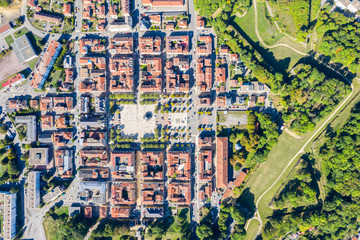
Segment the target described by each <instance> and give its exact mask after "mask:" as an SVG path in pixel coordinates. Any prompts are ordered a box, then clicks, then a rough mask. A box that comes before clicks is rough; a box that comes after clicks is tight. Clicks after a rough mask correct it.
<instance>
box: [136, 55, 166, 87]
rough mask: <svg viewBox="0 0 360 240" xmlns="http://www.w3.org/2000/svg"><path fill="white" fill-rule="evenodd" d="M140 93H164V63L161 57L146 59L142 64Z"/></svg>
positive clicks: (142, 60) (143, 59)
mask: <svg viewBox="0 0 360 240" xmlns="http://www.w3.org/2000/svg"><path fill="white" fill-rule="evenodd" d="M140 66H141V71H140V91H141V92H161V91H162V61H161V58H160V57H144V58H142V59H141V62H140Z"/></svg>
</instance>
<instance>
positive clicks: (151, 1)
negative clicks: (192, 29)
mask: <svg viewBox="0 0 360 240" xmlns="http://www.w3.org/2000/svg"><path fill="white" fill-rule="evenodd" d="M142 4H143V5H150V6H153V7H172V6H183V5H184V0H143V1H142Z"/></svg>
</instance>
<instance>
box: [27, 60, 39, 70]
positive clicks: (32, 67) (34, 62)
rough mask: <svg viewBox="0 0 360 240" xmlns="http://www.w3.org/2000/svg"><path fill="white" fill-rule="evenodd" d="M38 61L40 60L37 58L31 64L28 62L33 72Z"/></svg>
mask: <svg viewBox="0 0 360 240" xmlns="http://www.w3.org/2000/svg"><path fill="white" fill-rule="evenodd" d="M37 60H38V57H37V58H34V59H33V60H31V61H30V62H28V64H29V66H30V68H31V70H33V69H34V68H35V64H36V62H37Z"/></svg>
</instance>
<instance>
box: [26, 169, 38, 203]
mask: <svg viewBox="0 0 360 240" xmlns="http://www.w3.org/2000/svg"><path fill="white" fill-rule="evenodd" d="M27 184H28V187H27V202H28V208H37V207H39V206H40V172H34V171H33V172H29V174H28V178H27Z"/></svg>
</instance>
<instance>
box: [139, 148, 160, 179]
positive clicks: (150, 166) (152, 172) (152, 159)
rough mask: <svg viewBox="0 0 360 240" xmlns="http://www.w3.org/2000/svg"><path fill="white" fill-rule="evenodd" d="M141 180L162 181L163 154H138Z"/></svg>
mask: <svg viewBox="0 0 360 240" xmlns="http://www.w3.org/2000/svg"><path fill="white" fill-rule="evenodd" d="M139 158H140V164H141V171H140V172H141V179H142V180H145V181H146V180H163V179H164V152H163V151H142V152H139Z"/></svg>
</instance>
